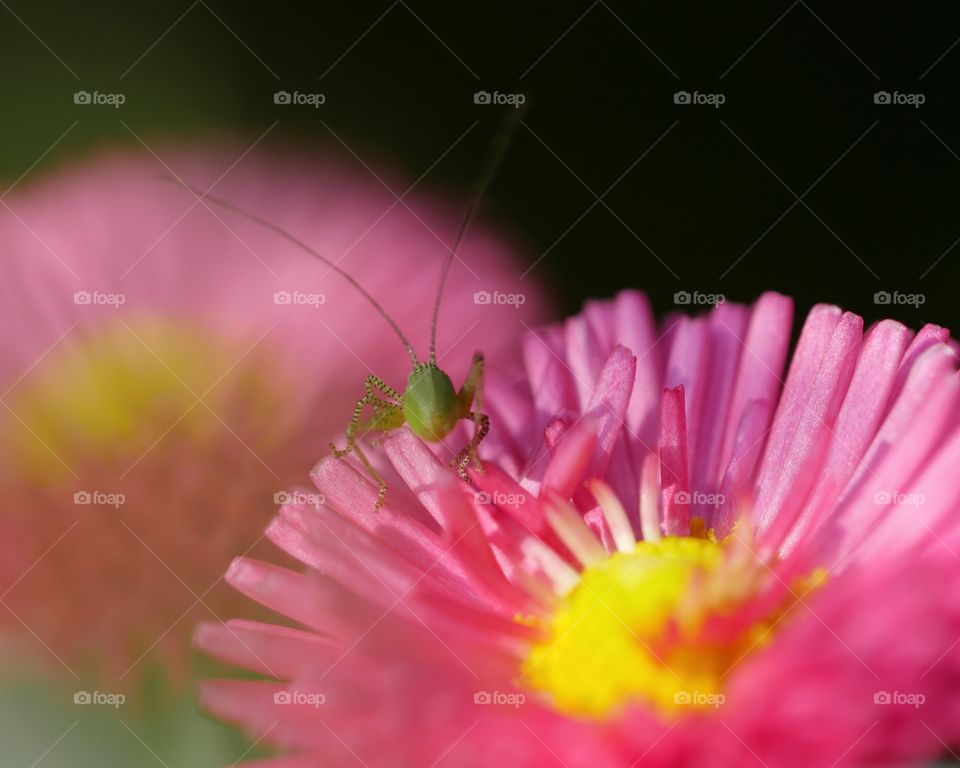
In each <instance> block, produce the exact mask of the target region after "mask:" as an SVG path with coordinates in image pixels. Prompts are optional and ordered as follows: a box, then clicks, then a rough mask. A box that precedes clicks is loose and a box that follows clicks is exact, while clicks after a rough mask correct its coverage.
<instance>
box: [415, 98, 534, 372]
mask: <svg viewBox="0 0 960 768" xmlns="http://www.w3.org/2000/svg"><path fill="white" fill-rule="evenodd" d="M526 111H527V110H526V106H521V107H519V108H516V109H513V110H512V111H511V112H510V113H509V114H507V115H506V117H504V119H503V120H502V121H501V123H500V128H499V130H498V131H497V134H496V136H494V139H493V142H492V143H491V144H490V152H489V154H488V155H487V161H486V162H485V163H484V164H483V171H482V172H481V174H480V176H479V178H478V179H477V180H476V182H474V185H473V194H472V199H471V201H470V205H469V206H468V207H467V212H466V214H465V215H464V217H463V220H462V221H461V222H460V229H458V230H457V237H456V239H455V240H454V241H453V247H452V248H451V249H450V252H449V253H448V254H447V258H446V260H445V261H444V262H443V270H442V271H441V272H440V285H439V286H438V287H437V298H436V299H435V300H434V302H433V317H432V318H431V320H430V362H431V363H434V364H436V362H437V318H438V317H439V316H440V301H441V300H442V299H443V289H444V287H445V286H446V284H447V277H448V276H449V275H450V267H452V266H453V260H454V259H455V258H456V256H457V250H458V249H459V248H460V243H461V242H462V241H463V236H464V235H465V234H466V233H467V228H468V227H469V226H470V223H471V222H472V221H473V217H474V216H476V215H477V210H478V209H479V208H480V203H481V201H482V200H483V195H484V193H485V192H486V191H487V187H489V186H490V182H491V181H492V180H493V177H494V174H496V172H497V168H499V167H500V163H501V162H502V161H503V158H504V155H506V154H507V149H508V148H509V147H510V141H511V139H512V138H513V135H514V133H516V130H517V126H518V125H520V121H521V120H522V119H523V116H524V114H526Z"/></svg>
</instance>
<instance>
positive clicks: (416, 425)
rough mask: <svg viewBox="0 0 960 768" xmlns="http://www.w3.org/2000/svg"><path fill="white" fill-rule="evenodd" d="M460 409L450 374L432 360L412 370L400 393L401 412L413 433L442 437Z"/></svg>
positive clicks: (420, 435) (456, 418) (453, 424)
mask: <svg viewBox="0 0 960 768" xmlns="http://www.w3.org/2000/svg"><path fill="white" fill-rule="evenodd" d="M461 410H462V408H461V405H460V401H459V399H458V398H457V393H456V390H455V389H454V388H453V382H452V381H450V377H449V376H447V374H445V373H444V372H443V371H441V370H440V369H439V368H438V367H437V366H436V365H435V364H434V363H423V364H421V365H418V366H417V367H416V368H414V369H413V373H411V374H410V378H409V379H407V390H406V392H404V393H403V415H404V418H405V419H406V421H407V424H409V425H410V429H412V430H413V432H414V434H416V435H418V436H419V437H422V438H423V439H424V440H433V441H436V440H442V439H443V438H444V437H446V436H447V435H448V434H449V433H450V431H451V430H452V429H453V428H454V426H455V425H456V423H457V421H458V420H459V419H460V418H461V416H462V414H461V413H460V411H461Z"/></svg>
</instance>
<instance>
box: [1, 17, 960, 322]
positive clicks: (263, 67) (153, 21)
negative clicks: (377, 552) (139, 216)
mask: <svg viewBox="0 0 960 768" xmlns="http://www.w3.org/2000/svg"><path fill="white" fill-rule="evenodd" d="M4 3H5V4H0V57H2V67H0V72H2V75H0V76H2V86H0V99H2V104H3V119H2V120H0V147H2V148H3V149H2V151H0V177H2V178H3V179H5V180H7V185H9V183H11V182H12V181H14V180H15V179H17V178H18V177H19V176H20V175H21V174H22V173H23V172H24V171H26V170H27V168H29V167H30V165H31V164H32V163H33V162H34V161H35V160H36V159H37V158H38V157H39V156H40V155H42V154H43V153H44V152H45V151H46V150H47V149H48V148H49V147H50V145H51V144H53V143H54V142H55V141H56V140H57V138H58V137H59V136H61V134H63V133H64V131H67V129H68V128H69V127H70V126H71V124H73V123H74V121H79V122H78V123H77V124H76V126H75V127H74V128H73V129H72V130H70V131H69V132H68V133H67V135H66V137H65V138H64V139H63V140H62V142H61V143H59V144H58V145H57V146H56V148H55V149H54V150H53V151H52V152H51V153H50V154H49V155H47V156H46V157H45V158H44V159H43V160H42V161H41V162H40V164H39V165H38V166H37V168H36V169H35V170H34V171H33V172H31V174H30V175H28V176H27V178H25V179H24V181H22V182H21V183H22V184H26V183H29V181H30V180H31V179H32V178H33V177H34V176H35V175H36V174H38V173H41V172H45V171H49V170H50V169H52V168H55V167H56V165H57V163H58V162H62V161H64V160H66V159H68V158H69V157H70V156H71V155H72V154H74V153H76V152H78V151H88V150H90V149H92V148H94V147H96V146H98V145H102V144H105V143H115V142H120V143H125V144H130V145H136V140H135V139H134V138H133V137H132V135H131V133H130V132H129V131H128V130H127V128H126V127H125V126H124V125H123V124H122V123H121V120H122V121H123V122H125V123H126V124H127V126H129V128H130V129H131V130H132V131H134V132H136V133H137V134H138V135H140V136H141V137H143V138H144V139H145V140H147V141H148V142H150V141H151V140H153V141H158V140H161V139H164V138H166V139H169V138H170V137H171V136H174V137H176V136H185V137H193V136H213V137H218V136H221V135H223V134H229V135H239V136H241V137H245V138H247V139H248V141H252V140H253V138H255V137H256V136H258V135H260V134H261V133H262V132H263V131H265V130H266V129H267V127H268V126H270V125H271V124H272V123H273V122H274V121H276V120H279V121H280V122H279V124H278V125H277V126H276V128H275V129H274V130H273V131H272V132H271V133H270V137H269V139H268V140H269V141H274V142H290V141H299V142H303V143H306V144H307V145H309V146H311V147H317V146H321V147H328V148H329V149H330V150H331V151H333V152H336V153H339V154H342V155H344V156H345V157H347V158H349V157H350V156H349V154H348V153H347V150H346V149H344V147H343V146H342V145H341V144H340V143H339V142H338V141H337V140H336V139H335V138H334V137H333V135H332V133H331V131H332V132H335V133H336V134H337V135H338V136H339V137H340V138H341V139H342V140H343V141H344V142H346V143H347V144H348V145H350V147H351V148H352V149H353V150H354V151H356V153H357V154H358V155H359V156H360V157H361V158H363V160H364V161H365V162H367V163H368V164H370V165H371V167H373V168H378V167H382V166H383V164H385V163H386V164H394V165H397V166H399V167H400V169H401V170H402V171H403V172H404V173H405V174H407V175H408V176H409V177H410V178H411V180H412V179H413V178H416V177H417V176H419V175H420V174H421V173H423V171H425V170H426V169H427V168H428V167H429V166H430V165H431V163H433V162H434V161H435V160H436V159H437V158H438V157H439V156H440V155H441V154H442V153H443V152H444V151H445V150H446V149H447V148H448V147H449V146H450V145H451V144H452V143H453V142H454V140H455V139H456V138H457V137H458V136H459V135H460V134H461V133H462V132H463V131H465V130H466V129H467V128H468V127H469V126H470V125H471V124H472V123H473V122H474V121H475V120H479V121H480V124H479V125H477V126H476V127H475V128H474V129H473V130H472V131H470V133H469V134H468V135H467V137H466V138H465V139H464V140H463V141H462V142H461V143H460V144H458V145H457V146H456V147H455V149H454V150H453V151H451V152H450V153H449V154H448V155H447V156H446V157H445V158H444V159H443V160H442V161H441V162H440V163H439V164H438V165H437V166H436V167H435V168H434V169H433V170H432V171H431V173H430V174H429V176H428V177H427V178H426V179H425V181H424V183H425V184H427V185H434V186H436V185H440V186H441V188H447V189H450V190H452V191H454V192H458V193H460V194H462V193H463V191H464V190H465V189H466V188H467V186H468V185H469V183H470V181H471V179H472V178H473V177H474V176H475V174H476V173H477V171H478V169H479V166H480V165H481V164H482V161H483V157H484V154H485V149H486V145H487V143H488V141H489V138H490V135H491V133H492V132H493V130H494V127H495V125H496V122H497V118H498V110H496V109H494V108H491V107H484V106H477V105H475V104H474V103H473V93H474V91H476V90H479V89H484V90H488V91H493V90H499V91H501V92H511V91H520V92H523V93H524V94H526V95H527V97H528V99H529V100H530V101H531V103H532V109H531V110H530V112H529V113H528V115H527V117H526V121H527V123H528V125H529V129H530V130H527V129H524V128H521V129H520V131H519V133H518V135H517V137H516V140H515V142H514V145H513V147H512V149H511V151H510V155H509V157H508V159H507V162H506V163H505V165H504V167H503V169H502V171H501V172H500V174H499V175H498V177H497V179H496V181H495V183H494V186H493V188H492V189H491V191H490V194H489V197H488V200H487V206H486V208H487V211H488V212H489V213H491V214H493V215H495V216H496V217H498V218H499V219H500V220H501V221H502V222H504V223H505V224H506V225H508V226H509V227H511V228H512V229H514V230H515V231H516V232H518V233H520V234H521V235H522V236H523V237H524V238H525V239H526V241H527V242H528V244H529V253H528V254H527V258H528V262H529V263H530V264H532V263H533V262H534V261H536V260H537V259H538V258H540V256H541V255H542V254H544V252H547V251H548V249H549V252H548V253H547V254H546V256H545V257H543V258H542V260H540V261H539V262H538V263H537V266H536V267H535V268H534V270H533V272H532V273H531V274H533V275H536V276H537V277H539V278H542V279H546V280H548V281H549V282H550V283H551V285H553V286H554V287H555V289H556V290H557V292H558V295H559V297H560V303H561V306H562V308H563V309H565V310H574V309H575V308H577V307H578V306H579V304H580V303H581V302H582V301H583V299H585V298H587V297H589V296H599V295H608V294H610V293H612V292H614V291H616V290H617V289H619V288H620V287H622V286H626V285H632V286H638V287H641V288H644V289H645V290H647V291H648V292H649V293H650V294H651V296H652V298H653V301H654V304H655V306H656V307H657V309H659V310H661V311H665V310H667V309H669V308H671V307H672V306H673V294H674V292H675V291H678V290H690V291H692V290H700V291H704V292H711V293H717V292H720V293H723V294H725V295H726V296H727V297H728V298H729V299H736V300H749V299H751V298H753V297H755V296H756V295H757V294H758V293H759V292H760V291H762V290H764V289H768V288H775V289H778V290H781V291H784V292H787V293H790V294H792V295H794V296H795V297H797V299H798V306H799V309H800V310H801V311H805V310H806V309H807V308H808V307H809V306H810V305H811V304H813V303H814V302H816V301H830V302H837V303H840V304H842V305H844V306H845V307H847V308H850V309H853V310H855V311H857V312H859V313H861V314H863V315H864V316H865V317H866V318H867V319H868V320H869V319H874V318H877V317H880V316H884V315H894V316H896V317H898V318H900V319H902V320H904V321H905V322H908V323H909V324H910V325H913V326H916V325H919V324H920V323H921V322H924V321H934V322H939V323H942V324H947V325H949V324H951V323H953V321H954V320H955V319H956V317H957V313H958V311H960V310H958V308H957V307H958V302H957V297H956V291H957V277H958V263H960V246H958V247H957V248H956V249H954V250H952V251H950V252H949V253H947V251H948V250H949V249H950V248H951V246H952V245H953V244H954V243H955V242H956V241H957V239H958V238H960V217H958V216H957V215H956V213H957V210H958V201H960V184H958V183H960V157H958V154H960V136H958V132H957V100H958V98H960V94H958V89H957V88H956V83H957V74H958V72H960V46H958V47H957V48H956V49H951V46H952V45H954V44H955V43H956V41H957V40H958V38H960V7H958V6H957V5H956V4H947V3H929V4H923V3H921V4H911V5H905V4H903V5H901V4H896V5H894V4H890V6H889V7H881V6H877V5H875V4H873V3H848V4H844V5H843V7H837V4H831V3H826V2H823V0H810V2H795V3H792V4H791V3H790V2H777V3H769V2H752V3H737V4H732V3H731V4H727V3H696V4H694V3H681V4H675V3H669V2H647V3H642V4H641V3H630V2H622V1H620V0H609V1H604V2H595V3H592V4H591V3H590V2H584V3H539V2H538V3H524V4H521V3H516V2H514V3H485V4H482V5H479V4H477V5H465V4H459V3H426V2H423V0H402V1H400V2H394V3H391V2H389V1H388V2H377V3H347V4H343V3H336V4H323V3H319V4H318V3H291V2H271V3H256V4H243V5H240V4H235V3H226V2H223V0H204V1H203V2H196V3H193V4H192V5H191V2H190V0H184V1H183V2H158V1H157V0H150V1H149V2H138V3H122V4H121V3H112V2H93V3H83V4H77V3H66V2H47V3H43V4H34V3H27V2H25V1H24V0H4ZM17 17H19V20H18V18H17ZM25 25H26V26H25ZM26 27H29V28H30V30H32V32H31V31H29V30H28V29H27V28H26ZM38 38H39V39H38ZM41 41H42V42H41ZM151 46H152V47H151ZM351 46H353V47H352V48H351ZM748 51H749V52H748ZM745 53H746V55H744V54H745ZM945 53H946V55H944V54H945ZM741 56H743V58H742V59H741ZM941 56H942V59H941ZM57 57H59V59H60V60H58V58H57ZM141 57H142V58H141ZM341 57H342V58H341ZM541 57H542V58H541ZM658 58H659V59H660V60H659V61H658ZM338 59H339V61H338ZM938 59H939V61H938ZM61 60H62V61H61ZM135 62H136V63H135ZM535 62H536V63H535ZM131 65H133V67H132V69H130V67H131ZM531 65H533V66H532V68H531ZM732 65H733V66H732ZM731 66H732V68H731ZM331 67H332V68H331ZM931 67H932V68H931ZM71 70H72V73H75V75H76V76H74V74H72V73H71ZM128 70H129V71H128ZM328 70H329V71H328ZM124 72H126V74H125V75H124ZM325 72H326V74H325V75H324V73H325ZM524 73H526V74H524ZM725 73H726V74H725ZM322 75H323V77H322V79H321V76H322ZM79 89H85V90H89V91H93V90H99V91H104V92H111V91H118V92H122V93H124V94H125V95H126V97H127V103H126V104H125V105H124V106H123V107H122V108H121V109H119V110H114V109H111V108H108V107H78V106H75V105H74V104H73V99H72V95H73V93H74V92H75V91H77V90H79ZM278 89H284V90H288V91H293V90H295V89H298V90H301V91H306V92H322V93H324V94H325V95H326V97H327V103H326V104H325V105H324V106H323V107H321V108H320V109H319V110H314V109H310V108H308V107H291V106H277V105H274V103H273V97H272V95H273V92H274V91H276V90H278ZM680 89H683V90H687V91H695V90H696V91H701V92H722V93H723V94H724V95H725V96H726V104H724V105H723V106H722V108H720V109H712V108H710V107H705V106H701V107H694V106H679V105H675V104H674V103H673V93H674V92H675V91H677V90H680ZM881 89H883V90H887V91H894V90H898V91H901V92H921V93H923V94H924V95H925V97H926V103H925V104H924V105H923V106H922V107H920V108H919V109H914V108H911V107H908V106H878V105H875V104H874V103H873V93H874V92H875V91H877V90H881ZM324 123H325V124H326V126H325V125H324ZM674 123H676V124H675V125H674ZM874 123H876V124H874ZM671 125H673V128H672V130H670V131H669V133H668V134H667V135H666V136H665V137H664V138H663V139H662V140H661V141H660V143H659V144H658V145H657V146H656V147H655V148H654V149H652V150H651V151H650V152H649V154H648V155H647V156H646V157H645V158H644V159H643V160H642V161H640V162H639V163H637V164H636V165H635V166H634V167H633V168H632V170H630V172H629V173H628V174H627V175H626V176H625V177H624V178H623V179H622V180H621V181H620V182H619V183H618V184H617V186H616V187H614V188H613V190H612V191H611V192H610V193H609V195H608V196H607V197H605V198H604V202H605V203H606V205H608V206H609V209H608V208H606V207H605V206H604V205H603V204H596V205H594V207H593V208H592V209H591V210H590V211H589V212H588V213H586V215H584V216H583V218H582V219H580V220H579V222H578V223H576V224H575V225H574V222H576V221H577V220H578V218H579V217H581V215H583V214H584V212H586V211H587V210H588V209H589V208H590V206H591V204H593V203H595V202H596V197H595V195H594V193H596V195H601V194H603V193H604V191H605V190H606V189H607V188H608V187H609V186H610V185H611V184H613V182H614V181H616V180H617V179H618V177H620V176H621V174H623V173H624V171H626V170H627V169H628V168H630V167H631V165H632V164H633V163H634V161H636V160H637V159H638V158H639V157H640V156H641V155H642V154H643V153H644V152H645V151H646V150H647V149H648V148H649V147H650V146H651V145H652V144H653V143H654V142H655V141H656V140H657V138H658V137H660V136H661V135H662V134H663V133H664V132H665V131H667V130H668V129H669V128H670V127H671ZM871 126H873V127H872V130H869V132H867V131H868V129H870V128H871ZM865 132H867V134H866V136H864V137H863V138H862V140H861V141H860V142H859V143H858V144H856V146H855V147H854V148H853V149H850V148H851V146H852V145H854V143H855V142H856V141H857V140H858V138H860V137H861V136H862V135H863V134H864V133H865ZM734 134H735V135H736V137H739V139H740V140H742V142H743V144H741V143H740V141H738V139H737V138H736V137H735V135H734ZM537 137H539V139H538V138H537ZM744 144H746V145H747V146H748V147H749V150H748V149H747V148H746V147H745V146H744ZM545 145H546V146H545ZM547 147H549V149H548V148H547ZM551 150H552V151H551ZM750 150H752V152H753V153H756V155H757V156H758V157H759V158H760V159H761V160H762V162H763V163H765V164H766V165H767V166H768V168H765V167H764V165H763V164H762V163H761V161H760V160H758V159H757V157H754V156H753V154H751V151H750ZM847 150H850V151H849V153H848V154H847V155H846V156H845V157H844V158H843V159H842V160H840V162H839V163H837V164H836V166H835V167H834V168H833V169H832V170H831V171H830V172H829V173H828V174H827V175H826V176H824V177H823V178H822V180H820V181H819V183H817V184H816V186H814V187H813V189H812V190H811V191H810V193H809V194H808V195H807V196H806V197H805V198H804V202H805V203H806V204H807V205H809V208H810V209H812V212H811V210H808V209H807V208H806V207H804V205H803V204H796V205H795V206H794V207H793V209H792V210H791V211H790V212H789V213H787V214H786V215H785V216H784V217H783V218H782V219H781V220H780V221H779V223H777V224H776V225H775V226H773V228H772V229H770V231H769V232H768V233H767V234H766V235H765V236H764V237H762V238H761V235H763V233H764V232H765V231H766V230H767V229H768V228H769V227H770V226H771V225H772V224H773V223H774V222H775V221H776V220H777V219H778V218H779V217H780V216H781V215H782V214H783V213H784V212H785V211H786V210H787V209H788V207H789V206H790V205H791V204H792V203H794V202H795V198H794V196H793V194H792V193H791V192H790V191H789V190H788V189H787V187H789V188H790V189H792V190H793V192H795V193H796V194H797V195H801V194H803V192H804V191H805V190H806V189H807V188H808V187H809V186H810V185H812V184H814V182H816V181H817V180H818V178H819V177H821V175H822V174H823V173H824V171H826V170H827V169H828V168H829V167H830V166H831V165H832V164H833V163H834V162H835V161H837V160H838V158H840V157H841V156H842V155H843V154H844V153H845V152H847ZM554 153H555V155H554ZM955 153H956V154H955ZM353 162H356V161H353ZM357 166H358V168H359V169H360V171H361V172H363V169H362V167H361V166H360V164H359V163H357ZM565 166H566V167H565ZM777 177H779V179H780V180H782V182H781V181H780V180H778V178H777ZM5 186H6V185H5ZM588 188H589V189H588ZM591 190H592V192H591ZM571 225H574V226H573V227H572V228H571ZM568 230H569V231H568ZM831 230H832V232H831ZM565 233H566V234H565ZM758 238H760V239H759V242H757V243H756V245H755V246H754V247H753V248H752V250H750V251H749V253H748V254H747V255H746V256H745V257H743V258H742V260H741V261H740V262H739V263H738V264H737V266H736V267H734V268H733V269H732V270H730V271H729V272H727V270H728V268H729V267H730V265H731V264H733V262H734V261H736V260H737V259H738V258H740V257H741V256H742V255H743V254H744V252H746V251H747V250H748V249H749V248H751V246H752V245H753V244H754V243H755V241H757V240H758ZM644 243H645V244H646V245H644ZM648 247H649V249H652V251H654V252H656V254H657V255H658V256H659V257H660V258H661V259H662V260H663V261H664V262H665V263H666V264H667V265H668V266H669V268H670V270H672V272H673V274H671V271H670V270H668V269H667V268H665V267H664V266H663V265H661V264H660V263H659V262H658V260H657V259H656V258H655V257H654V256H653V255H651V252H650V250H648ZM945 253H946V255H945V256H944V254H945ZM941 257H942V259H941ZM938 259H941V260H940V261H939V263H938V264H937V265H936V266H934V267H933V268H932V269H931V268H930V267H931V265H933V264H934V262H936V261H937V260H938ZM861 261H862V262H864V263H865V264H866V266H864V264H861V263H860V262H861ZM725 273H726V274H725ZM879 290H887V291H895V290H897V291H901V292H904V293H923V294H925V296H926V303H925V304H924V306H922V307H921V308H920V309H916V308H913V307H910V306H900V307H878V306H876V305H875V304H874V302H873V295H874V293H875V292H876V291H879ZM953 324H955V323H953Z"/></svg>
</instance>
